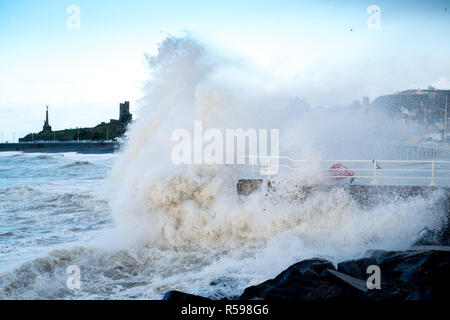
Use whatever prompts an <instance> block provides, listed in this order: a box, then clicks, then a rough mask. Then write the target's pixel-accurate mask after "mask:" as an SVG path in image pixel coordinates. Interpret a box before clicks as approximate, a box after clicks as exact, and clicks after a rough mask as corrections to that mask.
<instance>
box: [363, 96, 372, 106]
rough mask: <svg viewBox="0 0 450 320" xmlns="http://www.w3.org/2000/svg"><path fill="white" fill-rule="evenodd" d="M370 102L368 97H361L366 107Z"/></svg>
mask: <svg viewBox="0 0 450 320" xmlns="http://www.w3.org/2000/svg"><path fill="white" fill-rule="evenodd" d="M369 104H370V100H369V97H363V106H365V107H367V106H368V105H369Z"/></svg>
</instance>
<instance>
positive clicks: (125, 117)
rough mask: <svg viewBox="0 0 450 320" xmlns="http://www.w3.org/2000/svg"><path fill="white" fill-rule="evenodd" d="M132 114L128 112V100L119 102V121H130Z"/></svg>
mask: <svg viewBox="0 0 450 320" xmlns="http://www.w3.org/2000/svg"><path fill="white" fill-rule="evenodd" d="M132 117H133V115H132V114H131V113H130V102H129V101H125V102H124V103H121V104H120V113H119V121H120V122H121V123H124V124H127V123H128V122H130V121H131V119H132Z"/></svg>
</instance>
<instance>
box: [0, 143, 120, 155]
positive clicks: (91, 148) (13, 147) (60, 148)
mask: <svg viewBox="0 0 450 320" xmlns="http://www.w3.org/2000/svg"><path fill="white" fill-rule="evenodd" d="M118 148H119V144H118V143H116V142H98V143H85V142H83V143H81V142H80V143H77V142H75V143H68V142H67V143H65V142H60V143H0V152H1V151H22V152H44V153H52V152H77V153H113V152H115V151H116V150H117V149H118Z"/></svg>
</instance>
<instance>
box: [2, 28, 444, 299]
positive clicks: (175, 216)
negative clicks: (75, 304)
mask: <svg viewBox="0 0 450 320" xmlns="http://www.w3.org/2000/svg"><path fill="white" fill-rule="evenodd" d="M216 54H217V51H216V50H210V49H208V47H207V46H204V45H203V44H201V43H198V42H197V41H195V40H193V39H191V38H189V37H187V38H173V37H169V38H168V39H166V40H165V41H164V42H163V43H162V44H161V46H160V48H159V52H158V54H157V55H156V56H152V57H149V56H148V57H147V59H148V66H149V69H150V74H151V76H150V79H149V81H148V83H146V85H145V87H144V88H143V93H144V96H143V97H142V99H141V101H140V106H139V113H138V114H139V116H138V120H137V121H135V122H133V124H132V125H131V126H130V127H129V128H128V130H127V137H126V139H125V140H126V144H125V145H124V147H123V149H122V150H121V151H120V153H117V154H103V155H79V154H73V153H63V154H58V153H54V154H40V153H36V154H23V153H7V152H2V153H0V299H161V298H162V297H163V295H164V293H165V292H167V291H169V290H180V291H185V292H189V293H193V294H199V295H202V296H207V297H211V298H223V297H228V298H235V297H238V296H239V295H240V294H241V293H242V292H243V290H244V289H245V288H246V287H248V286H251V285H255V284H258V283H261V282H263V281H265V280H267V279H270V278H273V277H274V276H276V275H277V274H279V273H280V272H281V271H283V270H284V269H285V268H287V267H288V266H290V265H291V264H293V263H295V262H298V261H300V260H303V259H308V258H313V257H322V258H326V259H329V260H330V261H332V262H333V263H337V262H339V261H342V260H345V259H351V258H359V257H362V256H365V255H367V254H368V251H370V250H373V249H384V250H403V249H408V248H409V247H410V246H411V245H413V244H414V243H415V242H416V241H417V240H418V239H420V237H421V235H422V234H423V233H424V232H425V231H426V230H434V229H439V228H440V227H441V226H442V224H443V221H444V218H445V216H444V214H445V213H444V212H443V210H440V209H439V208H437V207H436V205H435V204H436V203H437V202H438V201H439V199H440V197H441V196H442V194H441V193H440V192H439V191H436V192H434V193H432V194H431V195H429V196H428V197H426V198H422V197H416V198H410V199H408V200H406V201H402V200H401V199H380V201H379V203H378V205H376V206H374V207H371V208H365V209H364V208H361V207H360V206H359V205H358V204H357V203H356V202H355V201H354V200H353V199H352V197H350V195H349V194H347V193H346V192H345V190H343V189H342V188H341V189H338V188H336V189H333V190H330V191H326V192H317V193H315V194H312V195H311V196H310V197H308V198H306V199H300V200H298V201H292V196H294V195H296V194H297V190H298V189H297V186H298V185H301V184H317V183H323V179H324V172H323V168H322V169H321V168H320V166H318V165H316V164H315V162H314V161H313V162H312V163H311V165H308V166H305V167H301V168H298V170H296V171H295V172H289V173H288V174H279V175H277V176H275V177H272V180H273V183H274V185H276V186H277V188H276V192H273V193H269V194H266V192H264V191H263V190H261V191H260V192H255V193H253V194H251V195H250V196H249V197H239V196H238V195H237V192H236V183H237V181H238V180H239V179H241V178H247V177H248V176H246V172H243V171H242V170H241V169H242V168H241V167H239V166H236V165H220V164H216V165H204V164H201V165H178V166H177V165H175V164H174V162H173V161H172V159H171V151H172V147H173V141H172V140H171V136H172V133H173V131H174V130H176V129H178V128H185V129H187V130H191V131H192V126H193V123H194V121H202V124H203V126H204V130H206V129H209V128H214V129H217V130H219V131H223V130H225V129H227V128H231V129H235V128H244V129H246V128H256V129H272V128H276V129H279V130H280V154H282V155H288V156H291V157H292V158H296V159H311V160H320V159H387V158H388V156H387V155H386V150H390V149H389V147H390V146H391V145H392V144H395V143H396V141H395V140H396V139H399V140H404V139H406V138H408V137H410V136H412V135H417V132H416V131H417V128H416V127H415V126H412V125H411V124H405V123H404V122H402V121H395V120H393V119H389V118H388V117H387V116H386V115H385V114H382V112H380V111H379V110H371V111H367V110H359V111H357V110H356V111H355V110H347V109H344V108H340V107H337V108H328V109H325V108H315V109H313V108H311V110H303V111H301V112H299V111H298V110H295V108H293V107H292V105H290V101H291V98H292V97H293V96H296V95H297V94H299V91H297V90H295V91H290V89H289V88H291V86H290V85H288V84H286V83H285V82H276V81H274V80H273V79H271V78H270V77H268V76H267V75H266V74H264V72H262V71H257V70H256V71H255V70H254V67H247V66H246V65H245V63H244V62H243V61H231V60H230V58H229V57H228V58H221V57H218V56H217V55H216ZM349 123H351V125H349ZM422 182H423V181H422ZM77 267H78V268H79V270H80V288H79V289H77V288H74V287H72V286H67V281H68V279H70V278H69V277H71V276H72V275H71V274H70V273H68V271H70V270H73V268H77Z"/></svg>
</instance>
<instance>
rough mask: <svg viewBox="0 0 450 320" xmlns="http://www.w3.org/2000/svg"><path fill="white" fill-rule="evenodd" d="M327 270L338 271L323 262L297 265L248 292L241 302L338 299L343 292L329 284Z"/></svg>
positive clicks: (314, 261) (305, 261) (309, 261)
mask: <svg viewBox="0 0 450 320" xmlns="http://www.w3.org/2000/svg"><path fill="white" fill-rule="evenodd" d="M327 269H331V270H335V268H334V266H333V264H332V263H331V262H329V261H327V260H323V259H310V260H304V261H301V262H298V263H296V264H294V265H292V266H290V267H289V268H288V269H286V270H285V271H283V272H282V273H280V274H279V275H278V276H277V277H276V278H275V279H272V280H268V281H266V282H264V283H262V284H259V285H257V286H252V287H249V288H247V289H245V291H244V293H243V294H242V295H241V296H240V298H239V299H241V300H250V299H266V300H317V299H327V300H328V299H330V300H336V299H339V298H340V297H341V296H342V294H343V293H342V289H341V288H339V287H338V286H336V285H332V284H330V283H329V282H328V281H327V279H326V277H327V276H329V271H328V270H327Z"/></svg>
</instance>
